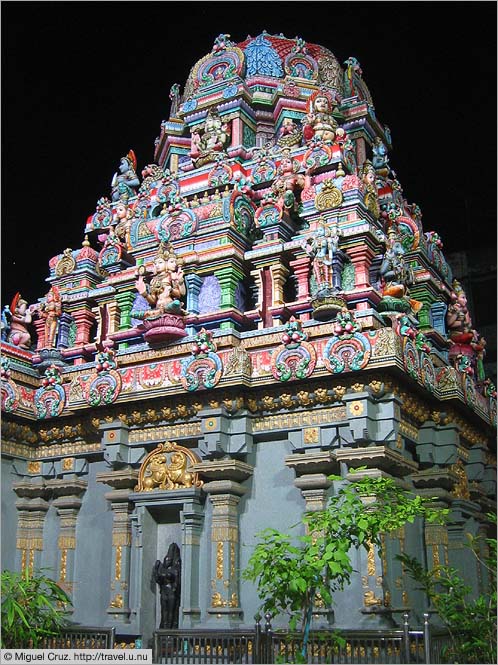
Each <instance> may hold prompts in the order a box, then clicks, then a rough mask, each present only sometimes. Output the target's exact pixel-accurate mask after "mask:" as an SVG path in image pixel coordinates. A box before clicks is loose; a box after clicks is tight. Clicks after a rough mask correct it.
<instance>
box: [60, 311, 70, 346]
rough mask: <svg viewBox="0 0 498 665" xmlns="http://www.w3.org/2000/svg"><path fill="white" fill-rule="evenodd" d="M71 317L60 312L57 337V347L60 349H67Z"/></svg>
mask: <svg viewBox="0 0 498 665" xmlns="http://www.w3.org/2000/svg"><path fill="white" fill-rule="evenodd" d="M71 323H72V317H71V316H70V315H69V314H67V312H62V314H61V317H60V319H59V335H58V343H57V346H58V348H60V349H67V348H68V346H69V334H70V331H71Z"/></svg>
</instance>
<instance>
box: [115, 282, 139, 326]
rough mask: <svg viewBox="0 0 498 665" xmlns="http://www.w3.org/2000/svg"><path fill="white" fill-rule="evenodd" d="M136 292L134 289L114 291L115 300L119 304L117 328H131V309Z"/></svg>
mask: <svg viewBox="0 0 498 665" xmlns="http://www.w3.org/2000/svg"><path fill="white" fill-rule="evenodd" d="M136 296H137V293H136V292H135V291H122V292H121V293H116V296H115V298H116V301H117V303H118V306H119V313H120V320H119V330H128V328H131V309H132V307H133V303H134V301H135V298H136Z"/></svg>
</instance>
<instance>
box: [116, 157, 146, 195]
mask: <svg viewBox="0 0 498 665" xmlns="http://www.w3.org/2000/svg"><path fill="white" fill-rule="evenodd" d="M136 169H137V158H136V157H135V153H134V152H133V150H130V151H129V152H128V154H127V155H126V157H122V158H121V161H120V163H119V171H117V172H116V173H115V174H114V176H113V178H112V183H111V188H112V196H111V198H112V200H113V201H123V202H124V203H127V201H128V199H129V198H130V197H131V196H135V194H136V188H137V187H138V186H139V185H140V180H139V179H138V176H137V171H136Z"/></svg>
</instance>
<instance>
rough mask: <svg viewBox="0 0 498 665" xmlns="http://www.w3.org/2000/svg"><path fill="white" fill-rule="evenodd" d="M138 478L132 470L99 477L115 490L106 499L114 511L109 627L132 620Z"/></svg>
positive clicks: (103, 474) (108, 493) (101, 481)
mask: <svg viewBox="0 0 498 665" xmlns="http://www.w3.org/2000/svg"><path fill="white" fill-rule="evenodd" d="M137 478H138V471H135V470H133V469H130V468H128V469H123V470H121V471H113V472H110V473H106V472H104V473H98V474H97V482H100V483H105V484H106V485H110V486H111V487H112V488H113V490H112V491H111V492H107V493H106V495H105V498H106V499H107V501H109V503H110V506H111V510H112V554H111V583H110V590H109V606H108V608H107V610H106V611H107V613H108V614H109V615H110V616H109V617H108V620H107V624H108V625H116V623H129V619H130V613H131V610H130V600H129V598H130V562H131V541H132V538H131V515H132V513H133V510H134V505H133V504H132V503H131V502H130V501H129V495H130V492H132V491H133V488H134V487H135V485H136V483H137Z"/></svg>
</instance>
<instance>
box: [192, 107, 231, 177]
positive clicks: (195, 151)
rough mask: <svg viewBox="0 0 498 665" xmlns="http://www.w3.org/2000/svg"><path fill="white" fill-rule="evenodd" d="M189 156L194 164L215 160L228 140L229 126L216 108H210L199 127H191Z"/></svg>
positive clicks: (224, 148) (225, 146) (198, 164)
mask: <svg viewBox="0 0 498 665" xmlns="http://www.w3.org/2000/svg"><path fill="white" fill-rule="evenodd" d="M191 141H192V145H191V150H190V153H189V154H190V157H192V159H193V160H194V163H195V164H196V166H200V165H202V164H205V163H206V164H207V163H208V162H212V161H214V160H215V158H216V155H217V154H218V153H220V152H223V151H225V150H226V148H227V147H228V144H229V142H230V128H229V126H228V124H227V123H226V122H225V121H224V120H223V119H222V118H221V117H220V115H219V114H218V112H217V111H216V110H213V109H211V110H210V111H209V113H208V115H207V117H206V120H205V121H204V125H203V126H202V127H200V128H193V129H192V137H191Z"/></svg>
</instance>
